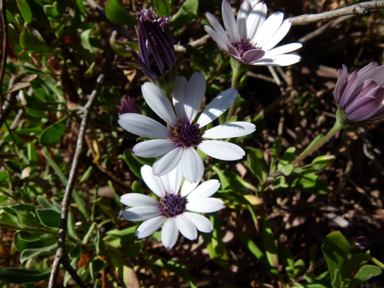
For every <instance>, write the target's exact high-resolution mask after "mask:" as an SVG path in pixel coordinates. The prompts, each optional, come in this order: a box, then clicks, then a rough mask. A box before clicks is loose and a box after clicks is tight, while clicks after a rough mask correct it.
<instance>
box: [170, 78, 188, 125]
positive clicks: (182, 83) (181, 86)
mask: <svg viewBox="0 0 384 288" xmlns="http://www.w3.org/2000/svg"><path fill="white" fill-rule="evenodd" d="M187 86H188V81H187V79H186V78H185V77H184V76H177V78H176V80H175V83H174V84H173V89H172V100H173V105H174V106H175V111H176V114H177V117H179V120H180V121H181V123H186V122H187V121H188V119H187V116H186V114H185V110H184V102H185V97H186V93H187Z"/></svg>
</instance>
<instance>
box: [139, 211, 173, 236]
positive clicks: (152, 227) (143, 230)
mask: <svg viewBox="0 0 384 288" xmlns="http://www.w3.org/2000/svg"><path fill="white" fill-rule="evenodd" d="M165 219H166V217H165V216H162V215H161V216H157V217H155V218H152V219H149V220H147V221H145V222H143V223H141V225H140V226H139V227H138V228H137V230H136V236H137V238H139V239H141V238H144V237H148V236H149V235H152V234H153V233H155V232H156V231H157V229H159V228H160V226H161V224H163V222H164V220H165Z"/></svg>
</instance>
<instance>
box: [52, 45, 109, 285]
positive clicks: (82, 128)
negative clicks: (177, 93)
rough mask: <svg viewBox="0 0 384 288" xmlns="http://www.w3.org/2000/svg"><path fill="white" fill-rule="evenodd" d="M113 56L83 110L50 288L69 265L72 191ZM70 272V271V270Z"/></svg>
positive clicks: (107, 57)
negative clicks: (68, 232)
mask: <svg viewBox="0 0 384 288" xmlns="http://www.w3.org/2000/svg"><path fill="white" fill-rule="evenodd" d="M113 56H114V53H113V51H112V50H111V48H109V49H108V52H107V55H106V59H105V62H104V65H103V68H102V71H101V73H100V75H99V77H98V78H97V80H96V85H95V89H94V90H93V91H92V94H91V96H90V97H89V99H88V102H87V104H86V105H85V107H84V110H83V112H84V113H83V120H82V121H81V124H80V129H79V134H78V138H77V143H76V150H75V155H74V157H73V161H72V165H71V170H70V171H69V177H68V184H67V187H66V189H65V194H64V197H63V201H62V202H61V207H62V210H61V224H60V230H59V239H58V242H59V243H58V248H57V251H56V257H55V260H54V262H53V264H52V272H51V276H50V278H49V284H48V288H53V287H54V285H55V283H56V279H57V276H58V272H59V266H60V263H62V264H63V265H64V266H65V265H67V264H66V263H65V262H63V261H65V260H63V259H65V258H66V257H68V256H67V255H66V253H65V250H64V245H65V238H66V234H67V222H68V208H69V204H70V202H71V196H72V191H73V187H74V185H75V181H76V174H77V169H78V166H79V158H80V154H81V151H82V148H83V144H84V138H85V131H86V129H87V124H88V121H89V118H90V114H91V109H92V106H93V103H94V102H95V100H96V97H97V95H98V94H99V92H100V90H101V87H102V85H103V81H104V76H105V73H106V71H107V69H108V67H109V64H110V62H112V60H113ZM68 265H69V264H68ZM68 272H70V271H68ZM74 280H75V281H76V280H78V281H81V278H80V277H78V278H74ZM77 284H78V285H79V286H81V287H85V286H82V285H85V284H84V283H82V281H81V282H77Z"/></svg>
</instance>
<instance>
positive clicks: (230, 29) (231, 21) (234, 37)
mask: <svg viewBox="0 0 384 288" xmlns="http://www.w3.org/2000/svg"><path fill="white" fill-rule="evenodd" d="M221 12H222V15H223V22H224V26H225V29H226V30H227V33H228V36H229V41H231V42H232V43H233V42H240V35H239V29H238V27H237V23H236V21H235V15H234V14H233V11H232V7H231V4H229V3H228V1H227V0H223V3H222V5H221Z"/></svg>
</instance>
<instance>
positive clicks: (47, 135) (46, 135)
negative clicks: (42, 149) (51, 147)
mask: <svg viewBox="0 0 384 288" xmlns="http://www.w3.org/2000/svg"><path fill="white" fill-rule="evenodd" d="M66 121H67V117H64V118H62V119H60V120H59V121H57V122H56V123H55V124H53V125H51V126H49V127H48V128H46V129H44V130H43V132H41V134H40V143H41V144H42V145H44V146H46V145H48V144H50V143H52V142H54V141H56V140H57V139H59V138H60V137H61V136H62V135H63V133H64V131H65V128H66V127H67V124H66Z"/></svg>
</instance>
